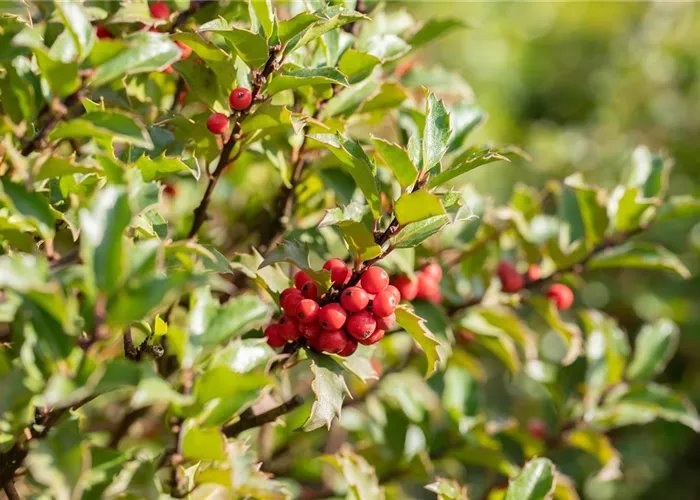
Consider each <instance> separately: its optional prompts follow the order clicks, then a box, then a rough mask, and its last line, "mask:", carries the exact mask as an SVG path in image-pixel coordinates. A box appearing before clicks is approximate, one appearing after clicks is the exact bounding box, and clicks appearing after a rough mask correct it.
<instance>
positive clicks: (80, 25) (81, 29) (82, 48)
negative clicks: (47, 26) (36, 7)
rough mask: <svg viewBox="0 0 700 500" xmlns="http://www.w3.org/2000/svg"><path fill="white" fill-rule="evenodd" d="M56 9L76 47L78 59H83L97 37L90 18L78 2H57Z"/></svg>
mask: <svg viewBox="0 0 700 500" xmlns="http://www.w3.org/2000/svg"><path fill="white" fill-rule="evenodd" d="M55 5H56V10H57V11H58V13H59V15H60V16H61V19H62V20H63V23H64V25H65V27H66V30H67V31H68V33H70V36H71V38H72V40H73V42H74V44H75V46H76V47H77V49H78V55H79V56H80V57H79V59H80V60H83V59H85V58H86V57H87V56H88V54H90V51H91V50H92V46H93V44H94V43H95V40H96V39H97V36H96V34H95V29H94V28H93V27H92V24H91V23H90V19H89V17H88V15H87V12H86V11H85V8H84V7H83V5H82V3H79V2H57V3H56V4H55Z"/></svg>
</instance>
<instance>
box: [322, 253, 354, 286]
mask: <svg viewBox="0 0 700 500" xmlns="http://www.w3.org/2000/svg"><path fill="white" fill-rule="evenodd" d="M323 269H325V270H326V271H330V272H331V281H332V282H333V284H334V285H335V286H340V285H343V284H344V283H345V282H346V281H347V280H348V278H350V269H348V266H346V265H345V262H343V261H342V260H340V259H330V260H328V261H326V263H325V264H323Z"/></svg>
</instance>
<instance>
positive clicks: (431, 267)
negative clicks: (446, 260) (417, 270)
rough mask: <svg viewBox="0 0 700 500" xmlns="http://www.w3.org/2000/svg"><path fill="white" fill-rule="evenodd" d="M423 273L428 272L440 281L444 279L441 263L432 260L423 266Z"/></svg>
mask: <svg viewBox="0 0 700 500" xmlns="http://www.w3.org/2000/svg"><path fill="white" fill-rule="evenodd" d="M423 274H427V275H428V276H430V277H432V278H433V279H434V280H435V281H440V280H441V279H442V268H441V267H440V264H436V263H435V262H432V263H430V264H428V265H427V266H425V267H424V268H423Z"/></svg>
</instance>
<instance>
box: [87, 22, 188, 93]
mask: <svg viewBox="0 0 700 500" xmlns="http://www.w3.org/2000/svg"><path fill="white" fill-rule="evenodd" d="M124 41H125V42H126V43H127V44H128V47H127V49H126V50H122V51H120V52H117V53H116V55H115V56H114V57H112V58H110V59H108V60H106V61H104V62H103V63H102V64H101V65H100V66H98V67H97V68H96V69H95V73H94V74H93V76H92V82H91V83H92V84H93V85H95V86H97V85H103V84H105V83H107V82H109V81H111V80H115V79H118V78H121V77H122V76H124V75H135V74H137V73H148V72H151V71H160V70H162V69H164V68H165V67H167V66H169V65H170V64H173V63H174V62H176V61H178V60H179V59H180V54H181V53H180V47H178V46H177V45H175V43H173V42H172V41H170V40H168V38H167V37H166V36H165V35H163V34H160V33H152V32H150V31H146V32H143V31H141V32H137V33H135V34H133V35H130V36H128V37H126V38H125V39H124Z"/></svg>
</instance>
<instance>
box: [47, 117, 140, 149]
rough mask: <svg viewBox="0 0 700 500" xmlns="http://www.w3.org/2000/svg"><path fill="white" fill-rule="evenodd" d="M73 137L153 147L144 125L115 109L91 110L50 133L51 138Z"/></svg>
mask: <svg viewBox="0 0 700 500" xmlns="http://www.w3.org/2000/svg"><path fill="white" fill-rule="evenodd" d="M74 137H92V138H96V139H109V140H113V141H115V142H122V143H126V144H133V145H134V146H140V147H143V148H146V149H151V148H152V147H153V142H152V141H151V138H150V136H149V135H148V132H147V131H146V129H145V127H144V126H143V125H142V124H140V123H139V122H138V121H136V120H135V119H134V118H132V117H131V116H129V115H127V114H124V113H121V112H117V111H93V112H92V113H85V114H84V115H82V116H81V117H80V118H74V119H72V120H70V121H67V122H64V123H61V124H60V125H58V126H57V127H56V128H55V129H54V130H53V131H52V132H51V133H50V134H49V138H50V139H51V140H60V139H70V138H74Z"/></svg>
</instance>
